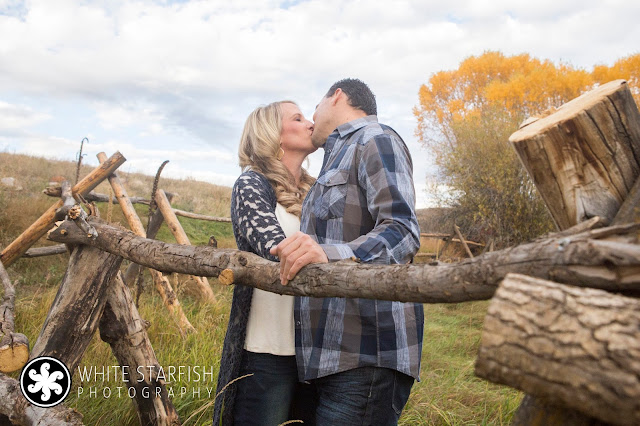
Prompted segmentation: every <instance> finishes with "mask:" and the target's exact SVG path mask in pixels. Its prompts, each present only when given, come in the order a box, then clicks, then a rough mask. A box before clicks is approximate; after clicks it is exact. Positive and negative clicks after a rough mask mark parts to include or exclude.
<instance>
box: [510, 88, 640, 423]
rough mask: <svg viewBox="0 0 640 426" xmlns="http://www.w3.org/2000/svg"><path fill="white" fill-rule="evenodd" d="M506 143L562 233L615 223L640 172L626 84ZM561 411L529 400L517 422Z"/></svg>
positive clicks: (639, 135)
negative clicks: (595, 222) (595, 220)
mask: <svg viewBox="0 0 640 426" xmlns="http://www.w3.org/2000/svg"><path fill="white" fill-rule="evenodd" d="M509 141H510V142H512V143H513V146H514V148H515V149H516V152H517V154H518V156H519V157H520V160H521V161H522V164H523V165H524V167H525V168H526V169H527V171H528V172H529V175H530V176H531V178H532V180H533V182H534V183H535V185H536V187H537V188H538V191H539V192H540V194H541V196H542V198H543V200H544V201H545V204H546V205H547V208H548V209H549V211H550V212H551V216H552V217H553V219H554V221H555V223H556V225H557V226H558V228H559V229H560V230H564V229H567V228H569V227H571V226H573V225H576V224H578V223H580V222H583V221H585V220H587V219H590V218H592V217H595V216H600V217H601V218H603V219H604V220H605V222H606V223H611V222H612V221H613V219H614V217H615V215H616V213H617V212H618V210H619V209H620V206H621V205H622V203H623V201H624V200H625V198H626V197H627V195H628V194H629V192H630V190H631V188H632V186H633V184H634V183H635V182H636V180H637V178H638V176H639V174H640V112H638V107H637V106H636V104H635V102H634V100H633V97H632V96H631V92H630V91H629V88H628V86H627V84H626V82H625V81H623V80H616V81H612V82H610V83H607V84H604V85H602V86H600V87H598V88H597V89H595V90H592V91H590V92H587V93H585V94H583V95H582V96H580V97H578V98H576V99H574V100H572V101H570V102H568V103H566V104H565V105H563V106H561V107H560V108H559V109H558V110H556V112H554V113H553V114H551V115H549V116H546V117H544V118H541V119H538V120H536V121H533V122H531V124H528V125H526V126H524V127H522V128H521V129H519V130H518V131H517V132H515V133H514V134H513V135H511V137H510V138H509ZM562 411H563V410H561V409H560V408H557V409H554V408H553V406H551V407H550V406H549V405H548V404H547V403H546V402H545V401H542V400H540V399H538V398H533V397H531V396H529V395H527V396H525V398H524V400H523V403H522V405H521V408H520V409H519V410H518V411H517V412H516V414H515V417H514V422H516V423H518V424H522V425H540V426H542V425H549V424H557V423H556V422H557V421H558V419H559V418H565V417H566V415H565V414H564V413H562ZM571 419H575V422H574V423H568V420H567V419H566V418H565V420H564V421H565V423H566V425H567V426H569V425H576V426H577V425H582V424H587V423H588V422H590V421H591V419H589V418H587V417H586V416H581V415H580V414H579V413H577V412H575V413H574V415H573V416H571ZM572 421H574V420H572Z"/></svg>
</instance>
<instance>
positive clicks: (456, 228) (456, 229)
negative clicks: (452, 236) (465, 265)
mask: <svg viewBox="0 0 640 426" xmlns="http://www.w3.org/2000/svg"><path fill="white" fill-rule="evenodd" d="M453 231H454V232H455V233H456V235H457V236H458V238H460V243H461V244H462V247H464V251H465V252H467V256H469V257H471V258H472V257H473V253H471V250H470V249H469V246H468V245H467V242H466V241H465V239H464V237H463V236H462V233H461V232H460V228H459V227H458V225H455V224H454V225H453Z"/></svg>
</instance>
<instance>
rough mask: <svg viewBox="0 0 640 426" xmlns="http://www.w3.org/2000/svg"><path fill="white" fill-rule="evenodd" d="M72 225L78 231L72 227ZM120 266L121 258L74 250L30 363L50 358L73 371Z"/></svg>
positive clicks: (79, 248)
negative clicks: (36, 359) (40, 357)
mask: <svg viewBox="0 0 640 426" xmlns="http://www.w3.org/2000/svg"><path fill="white" fill-rule="evenodd" d="M71 225H72V226H73V227H74V228H76V229H77V226H76V225H75V224H73V223H71ZM79 232H81V231H79ZM83 235H84V233H83ZM120 263H122V258H121V257H119V256H115V255H113V254H110V253H107V252H105V251H102V250H99V249H96V248H94V247H90V246H86V245H80V246H77V247H76V248H74V250H73V252H72V253H71V257H70V258H69V266H68V267H67V271H66V273H65V275H64V278H63V279H62V284H61V285H60V288H59V289H58V294H56V298H55V299H54V301H53V304H52V305H51V308H50V309H49V313H48V315H47V319H46V320H45V322H44V325H43V326H42V330H41V331H40V335H39V336H38V339H37V340H36V343H35V344H34V345H33V349H32V351H31V358H32V359H33V358H36V357H39V356H43V355H48V356H53V357H55V358H58V359H59V360H61V361H62V362H64V363H65V364H66V365H67V367H68V368H69V370H70V371H74V370H75V368H76V366H77V365H78V362H79V361H80V359H81V358H82V355H83V354H84V351H85V349H86V348H87V346H88V345H89V343H90V342H91V338H92V337H93V334H94V332H95V330H96V329H97V328H98V321H99V320H100V317H101V316H102V312H103V310H104V305H105V302H106V291H107V287H109V283H110V282H111V280H112V279H113V277H114V276H115V275H116V273H117V272H118V268H119V267H120Z"/></svg>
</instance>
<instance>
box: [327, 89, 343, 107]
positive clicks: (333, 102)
mask: <svg viewBox="0 0 640 426" xmlns="http://www.w3.org/2000/svg"><path fill="white" fill-rule="evenodd" d="M345 96H346V94H345V93H344V92H343V91H342V89H341V88H339V87H338V88H337V89H336V91H335V92H333V95H331V105H333V106H336V105H337V104H338V102H339V101H340V100H341V99H344V97H345Z"/></svg>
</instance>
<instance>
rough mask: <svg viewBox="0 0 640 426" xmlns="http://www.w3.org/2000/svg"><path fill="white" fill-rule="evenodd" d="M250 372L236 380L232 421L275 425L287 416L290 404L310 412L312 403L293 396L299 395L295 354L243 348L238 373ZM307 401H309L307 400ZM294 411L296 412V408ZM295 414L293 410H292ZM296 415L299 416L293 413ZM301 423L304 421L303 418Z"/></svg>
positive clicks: (286, 418)
mask: <svg viewBox="0 0 640 426" xmlns="http://www.w3.org/2000/svg"><path fill="white" fill-rule="evenodd" d="M245 374H253V376H250V377H245V378H244V379H240V380H239V381H237V382H236V384H237V393H236V400H235V404H234V409H233V417H234V423H235V424H236V425H243V426H244V425H264V426H276V425H279V424H281V423H284V422H286V421H287V420H290V419H293V417H290V410H291V409H292V404H294V400H295V405H296V407H297V410H302V411H304V412H306V413H312V412H313V407H312V406H309V407H304V405H305V402H304V401H300V400H299V398H297V399H296V398H295V397H296V395H301V394H302V393H301V392H299V387H300V386H304V385H302V384H298V370H297V367H296V357H295V356H279V355H272V354H261V353H255V352H248V351H246V350H245V351H243V354H242V362H241V365H240V376H244V375H245ZM310 405H312V403H311V402H310ZM297 410H296V411H295V412H298V411H297ZM293 415H295V414H293ZM296 418H299V417H296ZM305 424H308V423H307V422H305Z"/></svg>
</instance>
